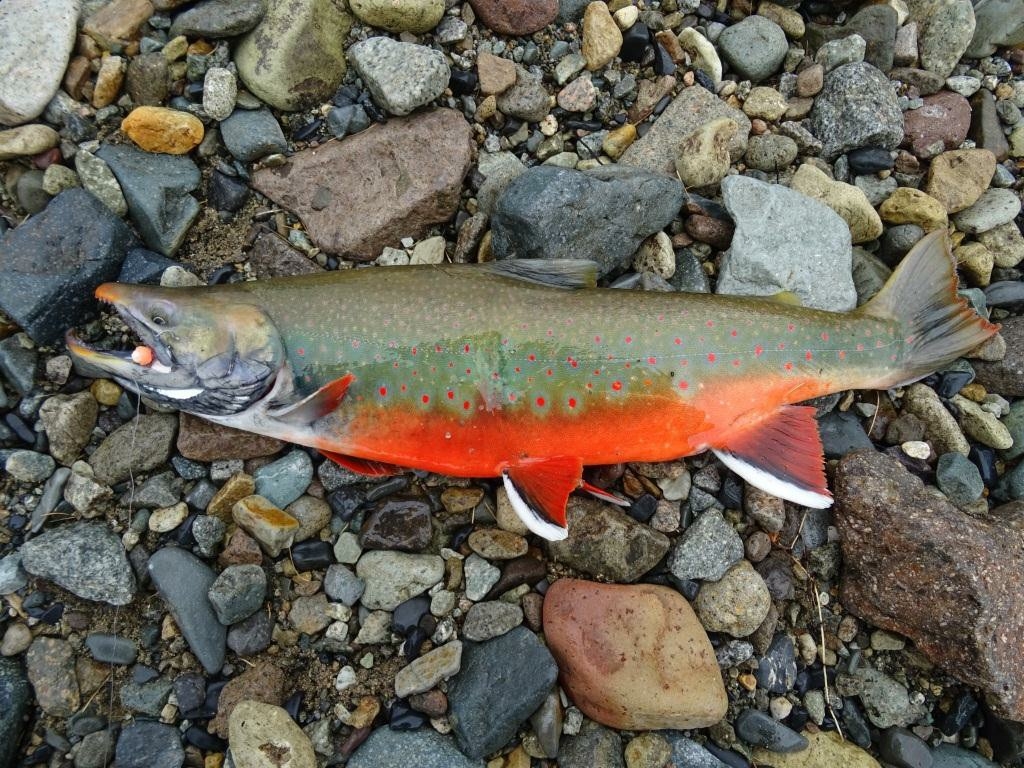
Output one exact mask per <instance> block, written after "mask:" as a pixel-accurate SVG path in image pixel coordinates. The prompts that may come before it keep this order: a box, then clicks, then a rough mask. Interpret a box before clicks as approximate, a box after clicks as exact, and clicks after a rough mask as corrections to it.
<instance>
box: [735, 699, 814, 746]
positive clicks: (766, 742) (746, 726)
mask: <svg viewBox="0 0 1024 768" xmlns="http://www.w3.org/2000/svg"><path fill="white" fill-rule="evenodd" d="M736 735H737V736H739V737H740V738H741V739H743V740H744V741H745V742H747V743H748V744H751V745H753V746H755V747H764V748H765V749H769V750H771V751H772V752H799V751H801V750H803V749H806V748H807V739H806V738H805V737H803V736H801V735H800V734H799V733H797V732H796V731H794V730H793V729H792V728H789V727H787V726H785V725H783V724H782V723H780V722H779V721H778V720H776V719H775V718H773V717H772V716H771V715H769V714H766V713H764V712H761V711H759V710H756V709H746V710H744V711H743V712H741V713H740V715H739V717H737V718H736Z"/></svg>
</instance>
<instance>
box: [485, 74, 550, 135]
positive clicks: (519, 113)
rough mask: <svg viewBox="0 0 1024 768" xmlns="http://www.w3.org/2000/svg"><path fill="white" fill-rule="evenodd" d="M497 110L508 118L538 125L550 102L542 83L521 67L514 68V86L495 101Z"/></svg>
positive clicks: (538, 78)
mask: <svg viewBox="0 0 1024 768" xmlns="http://www.w3.org/2000/svg"><path fill="white" fill-rule="evenodd" d="M496 104H497V107H498V109H499V110H500V111H501V112H502V114H505V115H507V116H509V117H518V118H519V119H520V120H525V121H526V122H528V123H538V122H540V121H541V120H543V119H544V117H545V116H546V115H547V114H548V110H549V108H550V100H549V98H548V92H547V89H546V88H545V87H544V83H543V82H542V81H541V78H540V77H539V76H537V75H534V74H532V73H531V72H529V71H528V70H526V69H524V68H523V67H516V81H515V84H514V85H513V86H512V87H511V88H509V89H507V90H505V91H503V92H502V93H501V94H499V95H498V98H497V99H496Z"/></svg>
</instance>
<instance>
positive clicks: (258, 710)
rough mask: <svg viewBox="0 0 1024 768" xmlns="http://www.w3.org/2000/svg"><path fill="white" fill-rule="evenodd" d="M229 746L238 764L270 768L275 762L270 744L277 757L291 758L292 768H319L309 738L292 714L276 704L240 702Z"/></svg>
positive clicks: (230, 728) (230, 729)
mask: <svg viewBox="0 0 1024 768" xmlns="http://www.w3.org/2000/svg"><path fill="white" fill-rule="evenodd" d="M228 743H229V744H230V746H231V754H232V757H233V758H234V760H235V764H236V765H245V766H253V768H270V766H272V765H273V764H274V762H278V763H280V761H279V760H277V759H274V760H273V762H272V759H271V757H270V755H268V749H267V747H268V745H273V752H274V753H275V754H283V755H286V756H287V762H288V765H289V768H316V766H317V759H316V754H315V753H314V752H313V745H312V744H311V743H310V741H309V737H308V736H306V734H305V733H303V731H302V729H301V728H299V726H298V725H296V723H295V721H294V720H292V718H291V717H290V716H289V714H288V713H287V712H286V711H285V710H283V709H281V707H276V706H274V705H272V704H264V703H262V702H259V701H252V700H245V701H240V702H239V703H238V704H237V705H236V706H235V708H234V710H232V712H231V717H230V718H229V721H228Z"/></svg>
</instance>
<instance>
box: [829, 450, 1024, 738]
mask: <svg viewBox="0 0 1024 768" xmlns="http://www.w3.org/2000/svg"><path fill="white" fill-rule="evenodd" d="M835 478H836V484H835V490H836V506H835V510H836V511H835V520H836V525H837V526H838V528H839V532H840V535H841V536H842V548H843V565H844V573H843V582H842V584H843V587H842V600H843V604H844V605H845V606H846V607H847V608H849V609H850V610H851V611H852V612H853V613H855V614H857V615H858V616H861V617H862V618H864V619H865V620H866V621H868V622H870V623H871V624H873V625H875V626H878V627H882V628H884V629H888V630H892V631H894V632H898V633H900V634H901V635H905V636H907V637H909V638H910V639H911V640H913V641H914V643H915V644H916V645H917V647H918V648H919V649H920V650H921V651H922V652H923V653H924V654H925V655H926V656H927V657H928V658H929V659H930V660H931V661H932V662H933V663H934V664H936V665H937V666H939V667H942V668H943V669H944V670H945V671H946V672H948V673H949V674H951V675H953V676H954V677H956V678H958V679H959V680H962V681H964V682H965V683H968V684H970V685H974V686H977V687H979V688H981V689H982V690H983V691H985V693H986V694H987V698H988V701H989V704H990V706H991V707H992V708H993V710H994V711H995V712H996V713H997V714H999V715H1000V716H1002V717H1007V718H1009V719H1011V720H1024V687H1022V686H1021V685H1020V675H1021V669H1024V532H1022V531H1021V530H1019V529H1017V528H1015V527H1014V526H1013V525H1012V523H1010V522H1007V521H1004V520H1000V519H998V518H995V517H987V518H974V517H968V516H967V515H965V514H964V513H963V512H961V511H960V510H959V509H957V508H956V507H954V506H953V505H952V504H951V503H950V502H949V501H947V500H946V498H945V497H943V496H941V495H938V494H937V493H935V492H934V491H932V490H930V489H927V488H925V486H924V485H923V483H922V482H921V480H920V479H918V478H917V477H915V476H914V475H912V474H910V473H909V472H908V471H907V470H906V469H904V468H903V466H902V465H901V464H900V463H899V462H898V461H897V460H895V459H893V458H890V457H888V456H885V455H883V454H880V453H874V452H868V451H858V452H856V453H851V454H849V455H847V456H846V457H844V458H843V459H842V460H840V462H839V466H838V467H837V469H836V475H835Z"/></svg>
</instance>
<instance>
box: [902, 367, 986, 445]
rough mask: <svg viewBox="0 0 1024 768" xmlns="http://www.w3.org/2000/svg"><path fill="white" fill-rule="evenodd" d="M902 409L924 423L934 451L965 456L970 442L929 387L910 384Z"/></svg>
mask: <svg viewBox="0 0 1024 768" xmlns="http://www.w3.org/2000/svg"><path fill="white" fill-rule="evenodd" d="M1000 391H1002V390H1000ZM903 409H904V411H905V412H907V413H910V414H913V415H914V416H917V417H918V418H919V419H920V420H921V421H922V422H923V423H924V427H925V437H926V438H927V439H928V441H929V442H930V443H931V444H932V446H933V447H934V448H935V451H936V453H939V454H940V455H941V454H943V453H951V452H956V453H961V454H963V455H964V456H966V455H967V454H968V452H969V451H970V444H969V443H968V442H967V438H965V437H964V435H963V432H961V431H960V427H959V426H957V423H956V419H954V418H953V415H952V414H951V413H950V412H949V411H947V410H946V408H945V406H944V405H943V404H942V401H941V400H940V399H939V396H938V395H937V394H935V392H934V390H932V389H931V387H927V386H925V385H924V384H911V385H910V386H909V387H908V388H907V392H906V394H905V396H904V398H903Z"/></svg>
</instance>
